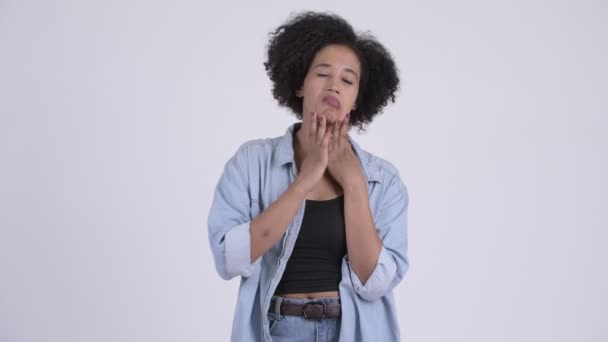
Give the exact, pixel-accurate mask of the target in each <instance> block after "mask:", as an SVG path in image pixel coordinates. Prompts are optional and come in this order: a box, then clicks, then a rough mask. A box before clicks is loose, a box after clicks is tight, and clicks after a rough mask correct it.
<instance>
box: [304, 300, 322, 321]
mask: <svg viewBox="0 0 608 342" xmlns="http://www.w3.org/2000/svg"><path fill="white" fill-rule="evenodd" d="M313 304H321V306H323V316H321V317H311V318H308V314H307V313H306V309H307V308H308V306H309V305H313ZM302 313H303V314H304V318H306V319H323V318H325V317H327V308H326V307H325V303H323V302H322V301H312V302H308V303H306V304H304V306H303V307H302Z"/></svg>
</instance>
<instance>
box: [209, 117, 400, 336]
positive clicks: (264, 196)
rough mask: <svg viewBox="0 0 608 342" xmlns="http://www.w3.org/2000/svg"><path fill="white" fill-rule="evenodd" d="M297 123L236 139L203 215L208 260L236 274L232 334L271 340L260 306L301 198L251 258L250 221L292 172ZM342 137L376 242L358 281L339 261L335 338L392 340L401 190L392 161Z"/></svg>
mask: <svg viewBox="0 0 608 342" xmlns="http://www.w3.org/2000/svg"><path fill="white" fill-rule="evenodd" d="M296 127H301V122H296V123H294V124H292V125H291V126H289V128H288V129H287V131H286V132H285V134H284V135H283V136H280V137H275V138H265V139H255V140H249V141H247V142H245V143H243V144H242V145H241V146H240V147H239V148H238V150H237V151H236V153H235V154H234V155H233V156H232V157H231V158H230V159H229V160H228V161H227V162H226V165H225V167H224V170H223V173H222V175H221V177H220V179H219V182H218V184H217V187H216V189H215V193H214V197H213V202H212V204H211V209H210V212H209V217H208V229H209V231H208V232H209V243H210V244H211V250H212V252H213V257H214V261H215V267H216V270H217V272H218V273H219V275H220V276H221V277H222V278H223V279H226V280H229V279H232V278H234V277H237V276H239V277H240V288H239V294H238V301H237V306H236V310H235V313H234V321H233V324H232V341H247V342H252V341H268V342H270V341H271V337H270V334H269V331H268V324H269V322H268V318H267V315H266V312H268V308H269V306H270V299H271V297H272V295H273V294H274V291H275V288H276V287H277V285H278V283H279V281H280V280H281V276H282V274H283V271H284V270H285V266H286V264H287V260H288V259H289V256H290V255H291V252H292V250H293V247H294V244H295V242H296V238H297V236H298V231H299V229H300V225H301V223H302V218H303V214H304V208H305V204H306V203H305V202H306V201H302V205H301V207H300V208H299V209H298V212H297V214H296V215H295V217H294V219H293V220H292V222H291V223H290V224H289V227H288V228H287V230H286V232H285V234H283V237H282V238H281V239H279V240H278V241H277V242H276V243H275V244H274V246H272V247H271V248H270V249H269V250H268V251H267V252H266V254H264V255H263V256H262V257H260V258H258V260H256V261H255V262H253V263H251V262H250V248H251V241H250V235H249V224H250V222H251V220H252V219H253V218H255V217H256V216H257V215H259V214H260V213H261V212H262V211H264V210H265V209H266V208H267V207H269V206H270V205H271V204H272V203H273V202H275V201H276V200H277V199H278V198H279V197H280V196H281V195H282V194H283V193H284V192H285V191H286V190H287V188H288V187H289V185H290V184H291V183H293V181H294V180H295V179H296V176H297V172H298V171H297V168H296V164H295V160H294V151H293V139H294V132H295V130H296ZM349 139H350V142H351V144H352V146H353V147H354V150H355V153H356V155H357V158H358V159H359V161H360V162H361V167H362V170H363V173H364V175H365V178H366V179H367V190H368V194H369V202H370V207H371V211H372V216H373V219H374V223H375V225H376V231H377V232H378V236H379V237H380V239H381V241H382V249H381V251H380V256H379V258H378V261H377V264H376V268H375V269H374V271H373V272H372V274H371V276H370V277H369V279H368V280H367V282H365V284H363V283H362V282H361V280H359V278H358V277H357V275H356V274H355V272H354V271H353V270H352V268H351V266H350V263H349V261H348V255H345V256H344V258H343V260H342V280H341V282H340V285H339V292H340V298H341V303H342V321H341V327H340V341H344V342H357V341H362V342H363V341H364V342H369V341H383V342H385V341H399V340H400V337H399V334H400V333H399V324H398V321H397V312H396V308H395V302H394V296H393V289H394V288H395V286H397V284H399V282H400V281H401V280H402V279H403V278H404V276H405V274H406V272H407V270H408V268H409V261H408V257H407V207H408V191H407V188H406V186H405V184H404V182H403V181H402V180H401V177H400V175H399V172H398V170H397V169H396V168H395V166H393V165H392V164H391V163H389V162H388V161H386V160H384V159H382V158H380V157H377V156H375V155H373V154H371V153H369V152H367V151H364V150H362V149H361V148H360V147H359V145H358V144H357V143H356V142H355V141H354V140H353V138H352V137H350V135H349Z"/></svg>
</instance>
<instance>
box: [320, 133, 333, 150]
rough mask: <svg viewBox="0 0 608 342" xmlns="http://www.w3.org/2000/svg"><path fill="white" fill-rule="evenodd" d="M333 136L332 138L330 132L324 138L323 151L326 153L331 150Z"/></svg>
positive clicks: (322, 141)
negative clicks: (330, 144)
mask: <svg viewBox="0 0 608 342" xmlns="http://www.w3.org/2000/svg"><path fill="white" fill-rule="evenodd" d="M331 136H332V132H331V131H329V130H328V131H327V132H326V134H325V135H324V136H323V140H321V149H322V150H323V151H326V150H328V149H329V141H330V140H331Z"/></svg>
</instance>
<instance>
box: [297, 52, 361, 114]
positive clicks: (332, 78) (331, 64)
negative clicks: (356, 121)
mask: <svg viewBox="0 0 608 342" xmlns="http://www.w3.org/2000/svg"><path fill="white" fill-rule="evenodd" d="M360 75H361V65H360V63H359V59H358V58H357V56H356V55H355V53H354V52H353V51H352V50H351V49H350V48H348V47H346V46H342V45H328V46H326V47H324V48H323V49H321V50H319V52H317V54H316V55H315V57H314V59H313V61H312V63H311V65H310V68H309V69H308V73H307V74H306V78H304V84H303V85H302V88H301V89H298V90H297V91H296V96H298V97H303V101H302V102H303V108H302V110H303V113H304V115H309V114H310V113H311V112H313V111H316V112H317V116H318V117H319V118H320V117H321V116H324V117H325V119H326V122H327V123H328V124H329V125H333V123H334V122H336V121H338V120H341V119H343V118H344V117H345V116H346V114H347V113H349V112H350V111H351V110H353V109H355V101H356V100H357V93H358V92H359V77H360Z"/></svg>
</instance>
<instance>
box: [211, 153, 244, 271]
mask: <svg viewBox="0 0 608 342" xmlns="http://www.w3.org/2000/svg"><path fill="white" fill-rule="evenodd" d="M247 170H248V161H247V153H246V145H245V144H243V145H241V146H240V147H239V148H238V150H237V152H236V153H235V154H234V155H233V156H232V157H231V158H230V159H229V160H228V162H226V164H225V166H224V170H223V172H222V175H221V176H220V179H219V181H218V183H217V186H216V188H215V192H214V196H213V201H212V204H211V209H210V211H209V216H208V219H207V226H208V233H209V243H210V245H211V251H212V253H213V258H214V262H215V268H216V270H217V272H218V274H219V275H220V277H222V278H223V279H226V280H229V279H232V278H234V277H236V276H243V277H248V276H250V275H251V274H252V272H253V268H254V266H255V263H251V262H250V258H251V256H250V253H251V252H250V251H251V238H250V233H249V226H250V223H251V220H252V217H251V203H252V201H251V194H250V190H249V179H248V172H247Z"/></svg>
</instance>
